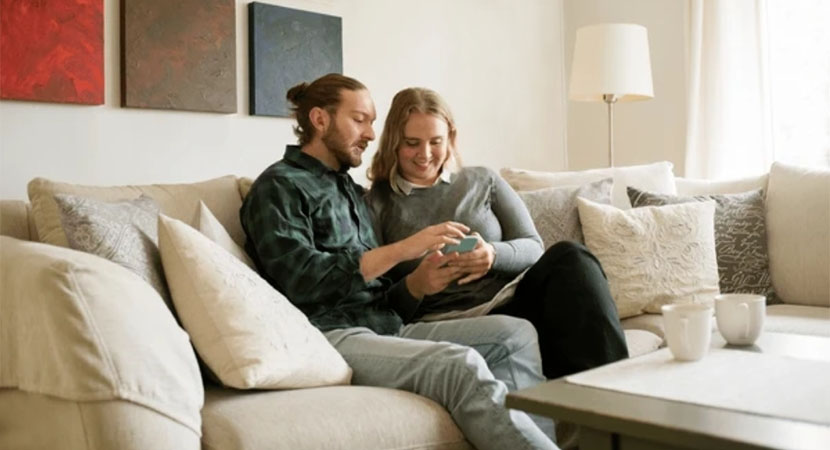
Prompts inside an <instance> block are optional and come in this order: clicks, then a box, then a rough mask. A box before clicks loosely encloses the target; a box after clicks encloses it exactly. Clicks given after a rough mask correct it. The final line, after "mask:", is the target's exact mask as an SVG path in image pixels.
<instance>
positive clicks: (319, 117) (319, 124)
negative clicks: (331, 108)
mask: <svg viewBox="0 0 830 450" xmlns="http://www.w3.org/2000/svg"><path fill="white" fill-rule="evenodd" d="M308 119H309V121H310V122H311V126H313V127H314V129H315V131H316V132H317V133H323V132H325V131H326V129H328V127H329V123H330V122H331V115H329V113H328V111H326V110H325V109H323V108H320V107H319V106H315V107H314V108H311V111H309V112H308Z"/></svg>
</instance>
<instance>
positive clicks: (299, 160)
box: [283, 145, 349, 176]
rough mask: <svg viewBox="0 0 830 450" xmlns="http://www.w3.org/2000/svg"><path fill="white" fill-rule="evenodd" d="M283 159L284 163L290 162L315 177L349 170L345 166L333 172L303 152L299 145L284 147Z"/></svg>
mask: <svg viewBox="0 0 830 450" xmlns="http://www.w3.org/2000/svg"><path fill="white" fill-rule="evenodd" d="M283 157H284V158H285V160H286V161H290V162H292V163H294V164H296V165H298V166H300V167H302V168H303V169H305V170H308V171H309V172H311V173H312V174H314V175H317V176H321V175H325V174H327V173H329V172H334V173H340V174H343V173H346V172H348V170H349V166H347V165H345V164H344V165H343V166H342V167H341V168H340V170H339V171H337V170H334V169H332V168H331V167H329V166H327V165H325V164H323V162H322V161H320V160H319V159H317V158H315V157H313V156H311V155H309V154H308V153H305V152H303V151H302V149H301V148H300V146H299V145H286V146H285V155H284V156H283Z"/></svg>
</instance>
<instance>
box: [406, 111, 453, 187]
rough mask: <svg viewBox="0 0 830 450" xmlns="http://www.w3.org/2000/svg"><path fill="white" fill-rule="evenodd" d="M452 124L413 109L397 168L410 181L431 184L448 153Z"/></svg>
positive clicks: (424, 184) (407, 124) (439, 171)
mask: <svg viewBox="0 0 830 450" xmlns="http://www.w3.org/2000/svg"><path fill="white" fill-rule="evenodd" d="M449 145H450V143H449V126H447V122H445V121H444V119H442V118H440V117H438V116H433V115H431V114H424V113H422V112H413V113H412V114H410V115H409V120H407V121H406V125H405V126H404V131H403V140H402V141H401V145H400V147H398V171H399V172H400V174H401V176H403V177H404V178H405V179H406V180H407V181H409V182H410V183H414V184H418V185H423V186H429V185H432V184H433V183H435V180H436V179H437V178H438V176H439V175H440V174H441V168H442V167H443V166H444V162H445V161H446V160H447V157H448V156H449V151H450V150H449Z"/></svg>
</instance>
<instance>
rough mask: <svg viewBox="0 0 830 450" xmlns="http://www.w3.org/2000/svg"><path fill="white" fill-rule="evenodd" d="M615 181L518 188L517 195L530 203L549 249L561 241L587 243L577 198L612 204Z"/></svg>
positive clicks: (531, 215) (532, 212) (534, 219)
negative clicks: (524, 189)
mask: <svg viewBox="0 0 830 450" xmlns="http://www.w3.org/2000/svg"><path fill="white" fill-rule="evenodd" d="M613 184H614V180H613V179H611V178H605V179H602V180H599V181H594V182H593V183H586V184H583V185H582V186H563V187H552V188H545V189H539V190H535V191H519V192H518V194H519V197H520V198H521V199H522V201H523V202H524V204H525V205H526V206H527V210H528V212H530V217H531V219H533V224H534V225H535V226H536V231H538V232H539V236H540V237H541V238H542V242H543V243H544V245H545V248H546V249H547V248H550V246H552V245H553V244H555V243H557V242H559V241H575V242H580V243H581V242H585V240H584V238H583V236H582V225H581V224H580V223H579V210H577V208H576V198H577V197H582V198H587V199H588V200H592V201H595V202H597V203H605V204H610V203H611V187H612V186H613Z"/></svg>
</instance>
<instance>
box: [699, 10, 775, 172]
mask: <svg viewBox="0 0 830 450" xmlns="http://www.w3.org/2000/svg"><path fill="white" fill-rule="evenodd" d="M689 8H690V10H689V15H688V17H689V24H688V25H689V26H688V29H687V40H686V41H687V43H688V49H687V61H688V74H689V78H688V118H687V120H688V126H687V135H686V161H685V162H686V173H685V175H686V176H687V177H690V178H710V179H719V178H720V179H724V178H738V177H744V176H750V175H755V174H760V173H763V172H766V171H768V170H769V166H770V164H771V163H772V159H773V151H772V123H771V122H772V121H771V111H770V95H769V76H768V69H767V66H768V64H767V54H766V52H767V49H766V48H767V44H766V0H690V1H689Z"/></svg>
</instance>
